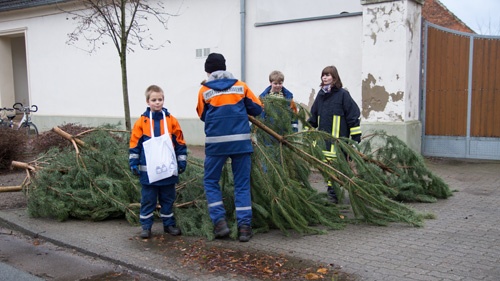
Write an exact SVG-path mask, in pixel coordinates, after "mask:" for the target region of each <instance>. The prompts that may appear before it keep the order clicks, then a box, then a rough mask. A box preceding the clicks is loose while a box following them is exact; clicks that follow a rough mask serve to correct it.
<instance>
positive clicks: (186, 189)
mask: <svg viewBox="0 0 500 281" xmlns="http://www.w3.org/2000/svg"><path fill="white" fill-rule="evenodd" d="M264 102H265V108H266V119H262V118H258V119H256V118H250V120H251V121H252V123H253V124H254V126H253V137H254V153H253V155H252V171H251V186H252V204H253V205H252V207H253V214H254V220H253V227H254V230H256V232H265V231H268V230H269V229H279V230H281V231H282V232H283V233H285V234H289V231H291V230H293V231H295V232H297V233H300V234H321V233H324V232H325V231H326V229H341V228H343V227H345V225H346V224H347V223H350V222H359V221H363V222H367V223H372V224H376V225H387V224H389V223H391V222H402V223H406V224H409V225H411V226H422V225H423V221H424V218H428V214H422V213H419V212H417V211H415V210H413V209H412V208H410V207H409V206H407V205H405V204H404V203H403V202H435V201H437V200H438V199H445V198H448V197H449V196H451V192H450V190H449V189H448V186H447V185H446V184H445V183H444V182H443V181H442V180H441V179H440V178H439V177H437V176H435V175H434V174H432V172H431V171H429V170H428V169H427V168H426V166H425V162H424V160H423V158H422V157H421V156H420V155H418V154H416V153H414V152H413V151H412V150H411V149H409V148H408V147H407V146H406V145H405V144H404V143H403V142H401V141H400V140H399V139H397V138H396V137H393V136H388V135H387V134H385V133H383V132H375V133H373V134H371V135H369V136H366V137H365V138H364V139H363V141H362V142H361V144H359V145H358V144H357V143H355V142H353V141H351V140H348V139H333V138H332V137H331V136H328V135H327V134H325V133H324V132H319V131H315V130H311V131H302V132H299V133H293V132H292V127H291V125H290V116H291V115H290V111H289V109H288V107H287V105H286V104H285V103H283V102H281V101H280V100H277V99H272V100H265V101H264ZM306 114H307V112H305V110H303V109H302V110H300V111H299V114H298V115H297V116H296V118H298V119H299V120H300V121H301V122H302V123H303V124H305V123H304V122H305V116H306ZM277 132H279V133H277ZM128 136H129V135H128V132H116V131H113V130H109V128H107V129H106V128H97V129H94V130H91V131H87V132H84V133H83V135H82V138H81V140H80V139H79V138H75V137H73V136H66V138H67V139H69V140H70V141H71V142H72V143H73V146H66V147H61V146H58V147H54V148H52V149H50V150H49V151H47V152H46V153H44V154H42V155H40V157H39V158H38V159H37V160H36V163H35V166H36V172H35V174H34V176H33V177H32V181H31V183H29V182H28V183H27V184H26V186H25V188H24V191H25V193H26V195H27V196H28V212H29V214H30V215H31V216H34V217H52V218H56V219H58V220H60V221H63V220H66V219H68V218H70V217H72V218H77V219H84V220H93V221H97V220H105V219H109V218H115V217H125V218H126V219H127V220H128V221H129V222H130V223H131V224H137V223H138V214H139V206H140V204H139V203H138V202H140V189H141V186H140V184H139V182H138V179H137V177H135V176H133V175H132V174H131V173H130V171H129V167H128ZM325 140H328V141H331V142H334V144H335V148H336V153H337V155H340V157H337V158H335V159H334V160H333V161H327V160H326V159H325V158H324V156H323V154H322V149H323V144H324V141H325ZM188 152H189V151H188ZM230 170H231V169H230V165H229V163H227V164H226V166H225V167H224V170H223V173H222V178H221V187H222V191H223V198H224V205H225V207H226V210H227V217H228V223H229V225H230V228H231V230H232V234H231V235H232V236H233V237H236V235H237V229H236V219H235V210H234V203H233V202H234V188H233V178H232V173H231V172H230ZM317 172H320V173H321V175H322V176H323V177H324V179H325V181H326V180H332V182H333V183H334V186H335V188H336V189H337V194H341V193H347V197H348V202H347V203H346V204H343V205H335V204H332V203H330V202H329V201H328V200H327V196H326V194H325V193H324V192H322V191H321V190H317V189H316V188H315V187H313V186H311V184H310V181H309V180H310V177H311V173H317ZM325 191H326V188H325ZM349 209H350V210H352V214H353V215H354V220H351V219H346V218H345V217H344V215H343V213H344V212H346V211H347V212H349ZM174 212H175V216H176V220H177V224H178V226H179V227H180V228H181V229H182V232H183V234H184V235H191V236H205V237H207V238H208V239H213V238H214V235H213V226H212V223H211V221H210V217H209V215H208V209H207V204H206V200H205V194H204V189H203V160H202V159H197V158H194V157H192V156H191V155H189V156H188V166H187V169H186V171H185V172H184V173H183V174H181V176H180V183H179V184H178V185H177V199H176V202H175V205H174ZM426 216H427V217H426Z"/></svg>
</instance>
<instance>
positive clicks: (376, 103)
mask: <svg viewBox="0 0 500 281" xmlns="http://www.w3.org/2000/svg"><path fill="white" fill-rule="evenodd" d="M376 83H377V81H376V79H375V77H374V76H373V75H372V74H368V77H367V78H366V79H365V80H363V83H362V115H363V118H365V119H368V118H369V116H370V112H372V111H375V112H384V111H385V110H387V105H388V104H389V103H390V102H391V103H395V102H402V101H403V99H404V92H402V91H397V92H396V93H389V92H388V91H387V90H386V89H385V87H384V86H379V85H376ZM386 114H387V116H389V117H390V119H392V120H394V121H396V120H397V121H403V120H404V119H403V116H402V115H401V114H399V113H396V112H394V111H392V110H391V111H390V112H387V113H386Z"/></svg>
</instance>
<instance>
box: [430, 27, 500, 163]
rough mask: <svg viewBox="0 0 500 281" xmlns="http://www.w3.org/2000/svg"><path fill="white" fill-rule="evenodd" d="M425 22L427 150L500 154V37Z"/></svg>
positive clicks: (443, 154)
mask: <svg viewBox="0 0 500 281" xmlns="http://www.w3.org/2000/svg"><path fill="white" fill-rule="evenodd" d="M424 27H425V39H424V42H425V45H424V56H423V57H424V72H423V103H422V104H423V114H422V115H421V116H422V119H423V120H422V127H423V140H422V154H423V155H425V156H440V157H454V158H473V159H498V160H500V37H497V36H495V37H493V36H480V35H475V34H470V33H463V32H457V31H453V30H450V29H447V28H443V27H440V26H437V25H434V24H432V23H428V22H426V23H425V25H424Z"/></svg>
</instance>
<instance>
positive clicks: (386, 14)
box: [367, 3, 403, 45]
mask: <svg viewBox="0 0 500 281" xmlns="http://www.w3.org/2000/svg"><path fill="white" fill-rule="evenodd" d="M367 12H368V14H369V15H371V17H372V18H371V20H370V22H369V25H368V27H369V29H371V31H372V33H371V35H370V38H371V39H372V40H373V45H375V44H376V43H377V34H379V33H383V32H386V31H388V30H390V27H391V24H395V23H397V20H395V19H394V18H392V17H394V15H393V14H392V13H394V12H397V13H398V14H401V13H403V11H402V9H401V6H400V5H399V4H398V3H393V4H392V5H391V6H390V7H384V6H383V7H377V8H373V9H370V8H368V9H367Z"/></svg>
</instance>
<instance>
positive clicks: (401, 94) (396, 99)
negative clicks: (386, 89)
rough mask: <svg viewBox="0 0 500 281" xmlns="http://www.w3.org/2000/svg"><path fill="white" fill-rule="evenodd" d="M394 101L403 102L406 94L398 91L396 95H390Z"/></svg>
mask: <svg viewBox="0 0 500 281" xmlns="http://www.w3.org/2000/svg"><path fill="white" fill-rule="evenodd" d="M390 96H391V99H392V101H394V102H396V101H401V100H403V97H404V94H403V92H401V91H397V92H396V93H395V94H390Z"/></svg>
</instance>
